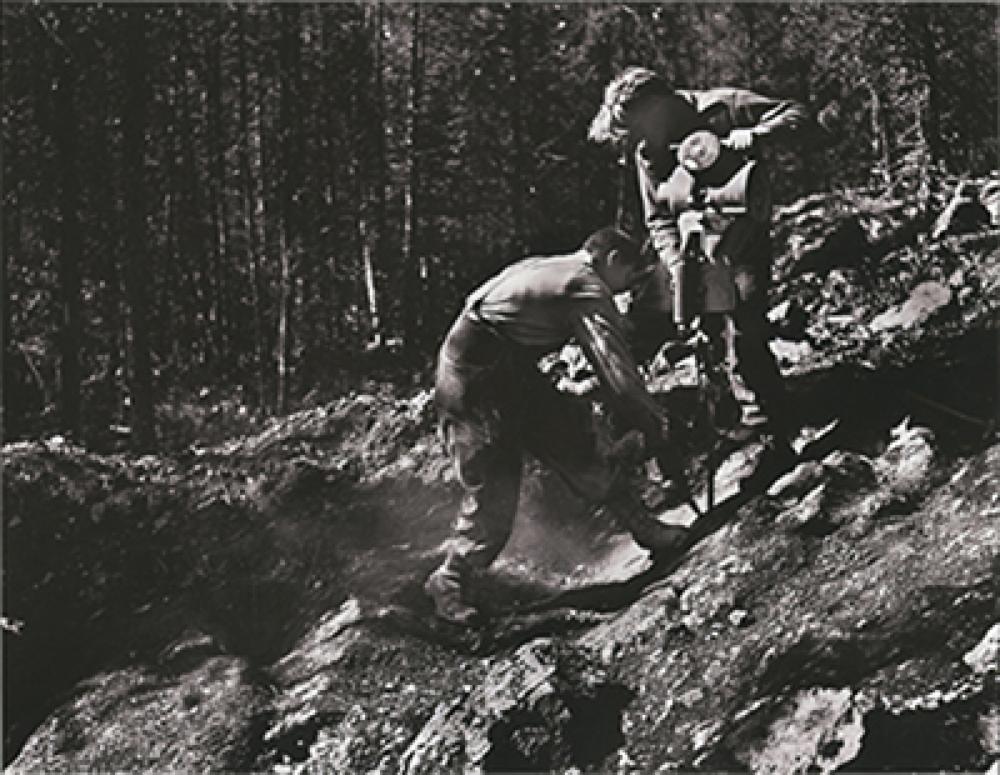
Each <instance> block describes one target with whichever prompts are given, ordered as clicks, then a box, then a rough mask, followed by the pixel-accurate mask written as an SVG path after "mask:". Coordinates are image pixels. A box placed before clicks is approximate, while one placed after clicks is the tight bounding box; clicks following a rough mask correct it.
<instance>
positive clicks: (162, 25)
mask: <svg viewBox="0 0 1000 775" xmlns="http://www.w3.org/2000/svg"><path fill="white" fill-rule="evenodd" d="M2 35H3V38H2V41H3V54H2V61H3V81H2V84H3V100H2V132H3V140H2V142H3V147H2V151H3V192H2V194H3V255H4V273H5V274H4V301H3V336H4V343H3V359H4V363H3V366H4V368H3V374H4V386H3V433H4V437H5V439H6V440H12V439H17V438H23V437H37V436H39V435H43V434H52V433H57V434H61V435H63V436H66V437H69V438H74V439H77V440H79V441H81V442H84V443H86V444H88V445H89V446H91V447H93V448H95V449H98V450H100V449H102V448H104V449H106V448H120V447H122V446H124V445H128V446H131V447H132V448H133V449H136V450H139V451H148V450H152V449H155V448H161V449H162V448H169V447H170V446H171V445H172V444H175V443H178V442H180V443H183V440H184V433H183V430H184V427H186V426H185V424H188V425H189V424H191V423H199V424H200V423H203V422H204V421H205V420H206V418H214V421H215V422H217V423H218V424H219V425H220V426H221V425H224V424H226V422H231V421H236V420H237V419H238V418H240V417H245V418H248V420H253V419H255V418H256V419H259V418H260V417H261V416H264V415H268V414H273V413H281V412H285V411H288V410H289V409H290V408H294V407H296V406H301V405H304V404H308V403H309V402H314V401H317V400H320V398H321V397H324V396H326V397H328V396H330V395H334V394H337V393H342V392H346V391H348V390H350V389H352V388H353V387H356V386H358V385H360V384H361V381H362V380H372V379H376V380H391V381H394V382H395V383H396V384H409V383H410V381H414V382H417V383H420V382H421V381H426V375H427V370H428V367H429V365H430V363H431V362H432V358H433V354H434V350H435V347H436V345H437V343H438V341H439V340H440V337H441V335H442V333H443V331H444V328H445V327H446V326H447V325H448V323H449V322H450V320H451V319H452V317H453V316H454V314H455V312H456V311H457V309H458V307H459V306H460V304H461V301H462V298H463V297H464V295H465V293H466V292H468V290H470V289H471V288H472V287H473V286H474V285H475V284H476V283H477V282H478V281H480V280H482V279H483V278H484V277H486V276H488V275H489V274H491V273H492V272H494V271H495V270H497V269H498V268H499V267H501V266H503V265H505V264H507V263H509V262H511V261H513V260H515V259H517V258H519V257H521V256H523V255H525V254H528V253H549V252H559V251H563V250H570V249H573V248H575V247H576V246H577V245H578V244H579V242H580V241H581V239H582V238H583V237H584V236H585V235H586V234H588V233H589V232H590V231H592V230H594V229H595V228H597V227H599V226H601V225H604V224H607V223H620V224H626V225H627V224H634V223H635V201H634V192H633V189H634V183H633V175H632V173H631V172H630V171H629V170H627V169H624V168H619V167H618V166H617V165H616V160H615V158H614V156H613V154H611V153H609V152H608V151H607V150H606V149H601V148H597V147H594V146H593V145H591V144H589V143H588V142H587V141H586V128H587V124H588V122H589V120H590V118H591V116H592V115H593V113H594V112H595V110H596V108H597V106H598V104H599V102H600V98H601V93H602V90H603V87H604V86H605V84H606V83H607V82H608V80H609V79H610V77H611V76H612V75H613V74H614V73H616V72H617V71H618V70H620V69H621V68H622V67H624V66H626V65H629V64H643V65H646V66H649V67H652V68H655V69H656V70H658V71H660V72H661V73H662V74H664V75H665V76H666V77H667V78H669V79H670V80H671V81H673V82H674V83H676V84H677V85H679V86H684V87H689V88H707V87H712V86H718V85H738V86H744V87H747V88H751V89H754V90H756V91H759V92H762V93H765V94H769V95H773V96H782V97H790V98H795V99H798V100H801V101H803V102H805V103H807V104H808V105H810V106H811V107H812V108H813V109H814V110H816V111H817V112H819V113H821V114H822V115H823V116H824V118H825V119H827V121H828V123H829V125H830V126H833V127H834V128H835V129H836V134H835V136H834V140H833V142H832V143H827V144H826V146H825V147H823V148H812V149H789V151H788V152H787V153H784V152H783V153H782V154H780V155H779V157H778V159H777V162H778V164H777V174H776V184H777V199H778V202H779V203H780V202H789V201H792V200H793V199H795V198H797V197H801V196H804V195H808V194H810V193H813V192H818V191H829V190H832V189H846V188H851V189H863V190H866V191H869V192H871V193H872V194H873V195H875V196H878V197H885V198H886V199H887V200H891V199H893V198H899V197H906V198H912V199H913V200H914V201H916V202H917V203H918V206H920V207H924V206H925V205H926V203H928V202H929V201H930V199H931V197H933V196H934V194H935V190H936V189H937V188H939V187H942V186H943V185H944V181H945V180H946V179H948V178H949V177H950V178H951V179H952V180H953V179H954V177H956V176H963V175H981V174H983V173H985V172H988V171H990V170H992V169H995V168H996V167H997V166H998V165H997V159H998V151H1000V148H998V145H1000V141H998V131H997V127H998V118H997V117H998V110H1000V105H998V98H997V93H998V77H1000V75H998V49H997V46H998V43H997V41H998V40H1000V6H997V5H995V4H992V3H983V4H975V3H970V4H911V3H906V4H840V3H818V2H811V3H801V4H799V3H767V4H750V3H724V4H709V3H698V4H694V3H689V4H648V3H610V4H609V3H530V4H529V3H504V4H500V3H491V4H466V3H441V4H437V3H380V2H357V3H331V4H324V3H319V4H292V3H281V4H278V3H273V4H264V3H254V4H222V3H205V4H138V3H137V4H124V5H117V4H96V3H94V4H37V3H36V4H14V3H5V4H4V6H3V32H2ZM803 151H804V152H803Z"/></svg>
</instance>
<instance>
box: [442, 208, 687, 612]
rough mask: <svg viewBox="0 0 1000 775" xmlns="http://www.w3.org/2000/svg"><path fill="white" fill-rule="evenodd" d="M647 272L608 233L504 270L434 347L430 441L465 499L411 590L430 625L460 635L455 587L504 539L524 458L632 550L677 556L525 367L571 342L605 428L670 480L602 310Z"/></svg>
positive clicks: (574, 403)
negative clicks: (619, 429) (595, 385)
mask: <svg viewBox="0 0 1000 775" xmlns="http://www.w3.org/2000/svg"><path fill="white" fill-rule="evenodd" d="M656 266H657V262H656V261H655V259H654V260H650V259H649V258H647V257H646V256H645V255H644V254H643V252H642V251H641V250H640V248H639V246H638V245H637V244H636V243H635V242H634V241H632V240H631V239H630V238H629V237H628V236H627V235H626V234H624V233H623V232H621V231H618V230H616V229H614V228H610V227H608V228H604V229H601V230H599V231H597V232H595V233H594V234H592V235H591V236H590V237H589V238H588V239H587V240H586V241H585V242H584V244H583V246H582V247H581V248H580V249H579V250H577V251H575V252H573V253H570V254H568V255H557V256H546V257H536V258H526V259H524V260H521V261H519V262H517V263H514V264H512V265H511V266H509V267H507V268H506V269H505V270H503V271H502V272H500V273H499V274H498V275H496V276H495V277H493V278H492V279H490V280H488V281H487V282H486V283H484V284H483V285H482V286H481V287H479V288H478V289H477V290H475V291H474V292H473V293H472V294H471V295H470V296H469V297H468V299H467V300H466V304H465V307H464V309H463V310H462V312H461V314H460V315H459V316H458V318H457V319H456V320H455V322H454V323H453V324H452V326H451V329H450V330H449V331H448V334H447V335H446V337H445V340H444V342H443V344H442V345H441V349H440V352H439V355H438V362H437V373H436V381H435V402H436V406H437V410H438V415H439V419H440V430H441V434H442V437H443V439H444V440H445V444H446V446H447V449H448V453H449V455H450V456H451V458H452V461H453V462H454V465H455V470H456V473H457V477H458V480H459V481H460V483H461V485H462V487H463V490H464V495H463V498H462V503H461V506H460V508H459V513H458V516H457V519H456V520H455V523H454V529H453V534H452V536H451V538H450V539H449V541H448V544H447V554H446V557H445V559H444V562H443V563H442V564H441V565H440V567H438V568H437V569H436V570H435V571H434V572H433V573H431V574H430V576H429V577H428V579H427V581H426V583H425V585H424V589H425V591H426V593H427V594H428V595H429V596H430V597H431V599H432V600H433V601H434V604H435V608H436V612H437V614H438V616H440V617H441V618H443V619H446V620H448V621H451V622H454V623H460V624H464V623H467V622H469V621H470V620H472V619H473V618H474V617H475V616H476V615H477V613H478V612H477V610H476V609H475V608H474V607H473V606H472V605H470V603H469V601H468V600H467V599H466V595H465V592H466V591H467V581H468V578H469V575H470V573H471V572H473V571H474V570H477V569H484V568H486V567H488V566H489V565H490V564H491V563H492V562H493V560H494V559H495V558H496V557H497V555H499V554H500V552H501V550H502V549H503V547H504V545H505V544H506V543H507V540H508V538H509V537H510V534H511V530H512V528H513V523H514V517H515V514H516V512H517V504H518V495H519V491H520V485H521V469H522V463H523V454H524V453H525V452H530V453H531V454H532V455H534V456H535V457H536V458H538V459H539V460H540V461H541V462H542V463H543V464H545V465H547V466H549V467H550V468H551V469H552V470H554V471H555V472H557V473H558V474H559V475H560V476H561V477H562V478H563V480H564V481H565V482H566V483H567V485H568V486H569V488H570V489H571V490H572V491H573V492H575V493H576V494H577V495H578V496H580V497H581V498H583V499H584V500H586V501H587V502H589V503H591V504H594V505H598V504H600V505H603V506H605V507H606V509H607V511H609V512H610V513H611V514H612V515H613V516H614V518H615V519H616V521H617V522H618V524H619V525H620V526H622V527H624V528H625V529H626V530H628V531H629V532H630V533H631V534H632V536H633V538H634V539H635V541H636V542H637V543H638V544H640V545H641V546H643V547H645V548H647V549H650V550H651V551H653V552H662V551H672V550H677V549H678V548H679V547H681V546H682V544H683V542H684V540H685V537H686V530H685V529H684V528H681V527H677V526H672V525H666V524H663V523H661V522H659V521H658V520H656V519H655V518H653V516H652V515H650V514H649V513H648V512H646V510H645V509H644V508H643V507H642V503H641V501H639V499H638V498H636V497H634V496H632V495H631V494H630V493H629V492H628V491H627V488H626V487H625V486H623V477H622V476H620V475H619V474H620V466H621V463H620V462H619V460H618V459H617V456H616V455H609V454H606V453H604V452H602V451H601V449H600V445H599V444H598V440H597V437H596V434H595V433H594V429H593V424H592V423H591V422H590V418H589V411H590V410H589V407H588V406H587V405H586V404H584V406H583V407H582V409H583V411H581V401H580V399H578V398H576V397H573V396H569V395H566V394H565V393H561V392H560V391H558V390H557V389H556V388H555V387H554V386H553V384H552V383H551V381H550V380H549V379H548V378H547V377H546V376H545V375H543V374H542V373H541V371H540V370H539V369H538V366H537V364H538V360H539V358H540V357H541V356H542V355H544V354H546V353H550V352H552V351H553V350H556V349H558V348H560V347H562V346H563V345H565V344H566V343H567V342H568V341H570V340H571V339H572V340H575V341H576V342H577V343H578V344H579V345H580V346H581V347H582V349H583V351H584V352H585V354H586V357H587V359H588V361H589V362H590V364H591V366H592V367H593V369H594V371H595V373H596V374H597V376H598V379H599V381H600V383H601V388H602V389H603V391H602V392H603V397H604V400H606V402H607V403H608V404H609V406H610V408H611V410H612V411H613V412H614V414H615V416H616V419H617V420H618V421H619V422H620V423H621V424H622V425H625V426H627V427H629V428H631V429H633V431H634V432H633V433H631V434H629V435H630V436H631V437H632V438H634V439H637V438H640V437H641V439H642V444H641V446H642V448H643V453H642V454H643V455H645V456H647V457H649V456H653V455H655V456H656V458H657V461H658V463H659V466H660V469H661V471H662V473H663V474H664V476H667V477H673V478H674V479H675V480H681V479H682V476H681V474H682V471H681V466H680V464H679V456H678V455H677V454H676V452H675V450H674V449H673V448H672V447H671V446H670V445H669V442H670V423H669V419H668V417H667V416H666V415H665V414H664V413H663V411H662V410H661V409H660V407H659V406H658V405H657V404H656V402H655V401H654V400H653V398H652V396H651V395H650V394H649V393H648V392H647V390H646V387H645V385H644V383H643V381H642V379H641V377H640V375H639V373H638V371H637V369H636V366H635V362H634V360H633V358H632V356H631V354H630V352H629V348H628V344H627V342H626V339H625V326H626V325H627V324H626V323H625V321H624V320H623V318H622V317H621V315H620V313H619V311H618V309H617V307H616V306H615V304H614V299H613V297H614V295H615V294H618V293H622V292H625V291H628V290H633V291H636V290H638V289H639V288H640V287H641V285H642V284H643V283H644V282H645V281H646V279H647V278H648V277H649V275H650V274H651V273H652V272H653V271H654V269H655V267H656ZM584 412H585V413H584ZM636 446H639V445H636ZM633 452H634V450H633ZM640 457H641V455H640ZM634 459H635V456H633V460H634Z"/></svg>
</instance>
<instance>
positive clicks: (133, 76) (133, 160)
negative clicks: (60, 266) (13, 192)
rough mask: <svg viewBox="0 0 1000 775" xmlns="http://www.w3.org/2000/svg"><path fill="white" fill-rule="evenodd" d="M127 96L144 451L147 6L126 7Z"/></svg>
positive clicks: (131, 258)
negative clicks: (145, 7)
mask: <svg viewBox="0 0 1000 775" xmlns="http://www.w3.org/2000/svg"><path fill="white" fill-rule="evenodd" d="M125 14H126V24H125V44H124V45H125V61H124V65H125V81H126V90H127V95H126V102H125V111H124V115H123V117H122V125H123V133H124V158H123V164H124V169H123V175H124V178H125V186H124V190H125V206H126V239H125V249H126V251H127V256H126V265H127V267H128V273H127V279H126V288H127V291H126V292H127V296H128V303H129V329H130V333H131V339H132V342H131V344H132V347H131V351H132V353H131V354H132V358H131V364H132V368H131V373H130V377H131V379H130V383H129V387H130V393H131V400H132V405H131V418H132V442H133V446H134V447H135V448H136V450H138V451H147V450H149V449H151V448H152V447H153V445H154V443H155V426H154V421H153V374H152V366H151V360H150V353H149V323H148V293H147V288H148V283H149V276H150V267H149V256H148V246H147V244H146V190H145V163H144V155H145V146H146V101H147V94H148V83H147V76H146V11H145V9H144V8H143V7H142V6H129V7H128V8H127V9H125Z"/></svg>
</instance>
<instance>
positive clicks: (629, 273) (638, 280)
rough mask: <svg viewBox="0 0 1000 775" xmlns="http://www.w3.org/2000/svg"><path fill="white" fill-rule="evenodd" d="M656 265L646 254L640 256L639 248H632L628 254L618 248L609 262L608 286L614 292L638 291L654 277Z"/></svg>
mask: <svg viewBox="0 0 1000 775" xmlns="http://www.w3.org/2000/svg"><path fill="white" fill-rule="evenodd" d="M656 266H657V263H656V261H652V262H650V261H648V260H647V258H646V256H645V255H643V256H642V257H640V255H639V251H638V250H637V249H631V250H630V251H629V252H628V254H626V253H625V252H623V251H622V250H621V249H619V250H616V251H614V252H613V253H612V254H611V256H610V260H609V262H608V272H607V277H606V280H607V283H608V286H609V287H610V288H611V291H612V293H624V292H625V291H632V292H633V293H638V292H639V291H640V290H641V289H642V287H643V286H645V284H646V283H647V282H648V281H649V278H650V277H652V275H653V272H654V271H655V270H656Z"/></svg>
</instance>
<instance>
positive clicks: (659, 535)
mask: <svg viewBox="0 0 1000 775" xmlns="http://www.w3.org/2000/svg"><path fill="white" fill-rule="evenodd" d="M619 523H620V524H621V526H622V527H624V528H625V529H626V530H627V531H628V532H629V533H630V534H631V535H632V540H633V541H635V542H636V543H637V544H638V545H639V546H641V547H642V548H643V549H648V550H649V551H650V552H652V553H653V554H661V553H666V552H676V551H679V550H680V549H681V547H682V546H683V545H684V541H685V540H686V539H687V535H688V530H687V528H685V527H681V526H679V525H667V524H665V523H663V522H660V520H658V519H657V518H656V517H654V516H653V515H652V514H650V513H648V512H647V511H646V510H645V509H644V508H632V509H623V510H621V511H620V512H619Z"/></svg>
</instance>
